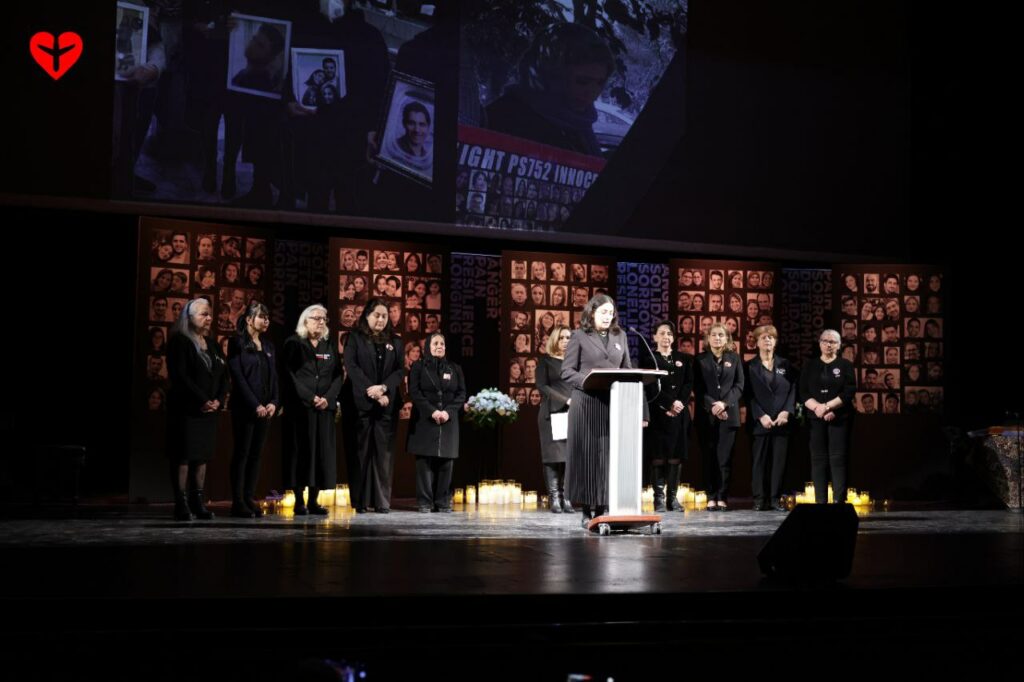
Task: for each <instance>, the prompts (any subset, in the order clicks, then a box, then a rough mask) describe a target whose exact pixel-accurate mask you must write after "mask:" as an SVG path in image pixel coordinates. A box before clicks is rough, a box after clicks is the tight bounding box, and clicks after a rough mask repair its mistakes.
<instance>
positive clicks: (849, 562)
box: [757, 504, 858, 582]
mask: <svg viewBox="0 0 1024 682" xmlns="http://www.w3.org/2000/svg"><path fill="white" fill-rule="evenodd" d="M857 525H858V521H857V512H855V511H854V509H853V505H851V504H798V505H797V506H796V508H795V509H794V510H793V511H792V512H790V513H789V516H787V517H786V520H785V521H783V522H782V525H781V526H779V529H778V530H777V531H775V535H773V536H772V537H771V539H769V540H768V543H767V544H766V545H765V546H764V548H762V549H761V552H760V554H758V555H757V563H758V564H759V565H760V566H761V572H762V573H764V574H765V575H766V576H768V577H772V578H779V579H783V580H799V581H809V582H819V581H828V580H842V579H843V578H845V577H846V576H848V575H850V569H851V568H852V567H853V550H854V547H855V546H856V544H857Z"/></svg>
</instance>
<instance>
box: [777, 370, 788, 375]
mask: <svg viewBox="0 0 1024 682" xmlns="http://www.w3.org/2000/svg"><path fill="white" fill-rule="evenodd" d="M775 373H776V374H781V375H782V376H786V370H784V369H777V370H775Z"/></svg>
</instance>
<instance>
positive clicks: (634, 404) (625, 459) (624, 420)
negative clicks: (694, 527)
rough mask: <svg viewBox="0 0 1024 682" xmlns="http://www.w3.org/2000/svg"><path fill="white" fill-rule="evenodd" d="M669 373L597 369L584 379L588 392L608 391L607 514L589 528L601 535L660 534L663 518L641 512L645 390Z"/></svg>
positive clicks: (591, 523)
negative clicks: (636, 530)
mask: <svg viewBox="0 0 1024 682" xmlns="http://www.w3.org/2000/svg"><path fill="white" fill-rule="evenodd" d="M666 376H668V372H666V371H664V370H659V369H595V370H592V371H591V372H590V373H589V374H587V377H586V378H585V379H584V380H583V389H584V390H586V391H598V390H609V391H610V392H611V401H610V404H609V416H610V420H611V424H610V433H609V462H608V512H607V513H606V514H603V515H601V516H598V517H596V518H594V519H591V521H590V525H589V526H588V529H589V530H590V531H596V532H598V533H600V534H601V535H608V534H609V533H611V532H612V530H628V529H630V528H644V527H646V528H647V529H648V531H649V532H651V533H655V534H657V533H660V532H661V516H660V515H658V514H643V513H642V505H643V500H642V497H641V495H642V493H643V478H642V471H643V419H644V390H643V387H644V385H645V384H649V383H652V382H654V381H655V380H657V379H659V378H660V377H666Z"/></svg>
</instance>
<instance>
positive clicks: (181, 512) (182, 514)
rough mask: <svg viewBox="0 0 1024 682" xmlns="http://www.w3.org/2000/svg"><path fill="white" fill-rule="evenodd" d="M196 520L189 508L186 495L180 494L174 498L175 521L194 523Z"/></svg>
mask: <svg viewBox="0 0 1024 682" xmlns="http://www.w3.org/2000/svg"><path fill="white" fill-rule="evenodd" d="M195 518H196V517H194V516H192V512H191V511H190V510H189V508H188V502H187V501H186V499H185V493H178V494H177V495H176V496H175V498H174V520H175V521H193V520H195Z"/></svg>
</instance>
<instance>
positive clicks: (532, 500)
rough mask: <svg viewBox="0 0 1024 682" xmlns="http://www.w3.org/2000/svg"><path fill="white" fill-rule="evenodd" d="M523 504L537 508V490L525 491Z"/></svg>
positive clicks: (529, 507) (530, 507)
mask: <svg viewBox="0 0 1024 682" xmlns="http://www.w3.org/2000/svg"><path fill="white" fill-rule="evenodd" d="M523 506H524V507H525V508H527V509H536V508H537V491H536V490H527V491H526V492H525V493H523Z"/></svg>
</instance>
